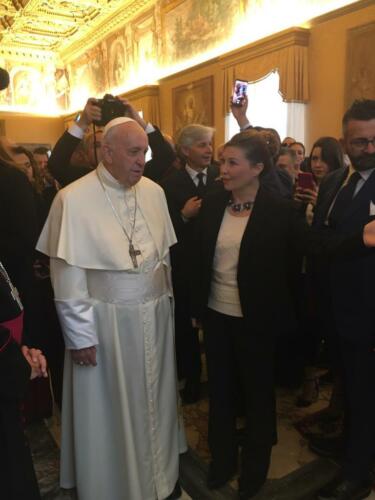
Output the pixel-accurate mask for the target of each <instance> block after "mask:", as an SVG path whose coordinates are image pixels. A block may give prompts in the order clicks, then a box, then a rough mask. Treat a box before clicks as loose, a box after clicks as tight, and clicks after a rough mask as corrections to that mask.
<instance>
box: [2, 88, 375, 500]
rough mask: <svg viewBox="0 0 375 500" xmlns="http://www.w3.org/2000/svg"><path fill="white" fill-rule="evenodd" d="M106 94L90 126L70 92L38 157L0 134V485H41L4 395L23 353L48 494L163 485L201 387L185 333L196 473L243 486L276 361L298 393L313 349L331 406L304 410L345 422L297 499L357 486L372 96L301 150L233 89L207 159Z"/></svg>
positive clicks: (136, 498) (339, 499) (15, 394)
mask: <svg viewBox="0 0 375 500" xmlns="http://www.w3.org/2000/svg"><path fill="white" fill-rule="evenodd" d="M122 103H123V106H124V110H125V113H124V115H126V116H119V117H116V118H114V119H112V120H110V121H109V122H108V123H107V124H106V125H105V126H104V127H103V128H98V127H94V128H92V125H93V124H94V123H95V122H100V121H101V118H102V109H101V106H100V104H99V102H98V101H97V100H96V99H93V98H90V99H89V100H88V101H87V103H86V105H85V107H84V109H83V111H82V113H81V114H80V115H79V116H77V118H76V120H75V122H74V123H73V124H72V125H71V126H70V127H69V129H68V130H67V131H66V132H64V134H63V135H62V136H61V137H60V138H59V140H58V141H57V143H56V145H55V146H54V148H53V150H52V152H49V151H48V150H47V149H44V148H37V149H36V150H35V151H33V152H30V151H28V150H27V149H25V148H24V147H22V146H19V145H15V144H12V143H10V142H9V141H8V140H7V139H6V138H0V203H1V207H2V210H1V211H0V213H1V214H2V215H1V217H0V230H1V234H2V238H1V242H0V261H1V267H0V278H1V280H0V285H1V288H0V291H1V296H0V297H1V308H0V310H1V314H0V328H1V330H0V362H1V364H0V369H1V374H2V379H1V384H0V397H1V402H3V400H4V401H7V408H8V410H7V412H5V410H4V415H6V418H5V417H4V418H3V417H2V415H3V413H2V412H3V410H2V408H3V406H2V407H1V410H0V416H1V426H2V427H1V428H0V440H1V443H4V446H2V447H1V451H0V455H1V467H0V470H1V472H2V473H4V476H3V477H4V482H3V484H6V488H8V489H7V491H8V496H7V498H9V500H12V499H17V500H19V499H20V498H21V496H19V495H20V493H19V491H21V490H20V488H23V490H22V491H28V492H29V493H28V494H26V493H23V495H24V496H22V498H25V499H29V498H30V499H34V498H39V494H38V491H37V485H36V481H35V475H34V473H33V470H32V464H31V459H30V454H29V452H28V450H27V449H23V451H22V453H21V451H20V450H21V443H22V442H24V438H23V435H22V429H21V424H20V414H19V407H20V402H21V401H22V398H24V397H25V387H26V384H25V381H26V379H27V378H29V377H30V371H31V376H32V378H35V377H37V376H39V377H42V378H45V377H46V376H47V371H46V370H47V369H46V360H45V357H44V355H43V354H42V352H41V351H43V353H44V354H45V356H46V358H47V361H48V365H49V370H50V377H51V382H52V387H53V395H54V399H55V401H56V404H57V405H58V406H59V407H60V409H61V420H62V439H61V474H60V483H61V487H62V488H66V489H72V488H76V489H77V494H78V498H79V499H80V500H103V499H104V498H110V499H111V500H123V499H129V500H140V499H142V500H155V499H160V500H165V499H168V500H173V499H177V498H179V497H180V495H181V488H180V485H179V481H178V475H179V455H180V454H181V453H183V452H185V451H186V449H187V446H186V441H185V436H184V428H183V421H182V418H181V402H182V403H183V404H185V405H188V404H192V403H195V402H197V401H198V400H199V399H200V397H201V350H202V347H201V344H200V338H199V332H200V330H202V331H203V339H204V353H205V356H206V361H207V373H208V392H209V421H208V442H209V449H210V453H211V463H210V466H209V470H208V476H207V487H208V488H209V489H217V488H220V487H222V486H224V485H225V484H226V483H227V482H228V481H229V480H230V479H231V478H232V477H233V476H234V475H235V474H237V473H239V484H238V495H239V498H240V499H241V500H245V499H249V498H252V497H253V496H255V495H256V494H257V492H258V491H259V490H260V489H261V487H262V486H263V484H264V482H265V480H266V477H267V473H268V469H269V465H270V459H271V452H272V447H273V446H274V444H275V443H276V442H277V429H276V410H275V384H276V382H278V379H279V373H278V372H280V366H281V371H282V370H283V368H282V367H283V366H284V367H286V366H287V365H288V369H290V367H293V366H294V367H296V370H295V371H294V372H293V376H292V379H293V380H292V382H295V383H298V384H300V385H301V392H300V395H299V396H298V398H297V400H296V405H297V406H308V405H310V404H312V403H313V402H314V401H315V400H316V399H317V396H318V390H319V375H320V371H319V370H317V365H318V363H319V353H320V352H321V346H322V341H324V345H325V346H328V348H327V349H326V350H327V353H326V357H327V358H328V365H329V369H330V373H332V378H333V381H334V390H333V393H334V394H336V393H337V392H339V393H340V395H341V398H339V399H340V403H339V404H338V405H337V404H336V406H335V408H334V409H332V407H333V406H334V405H333V403H332V406H330V407H329V408H328V410H327V411H326V412H323V414H322V416H321V418H322V419H323V420H324V419H327V418H329V419H331V420H332V421H334V422H336V421H337V422H338V421H339V420H340V419H341V418H342V417H343V420H344V426H343V430H340V429H341V428H340V427H339V426H338V425H337V429H338V430H340V432H337V433H336V434H335V435H334V436H333V437H332V436H324V435H322V434H319V435H317V436H312V437H311V439H310V447H311V449H313V450H314V451H316V452H317V453H319V454H322V455H324V456H339V457H340V458H341V467H340V472H339V474H338V475H337V477H335V478H334V481H333V482H331V483H329V484H328V485H325V486H324V488H322V489H321V490H320V491H319V492H317V493H316V495H317V496H316V498H317V499H321V500H324V499H327V500H328V499H336V500H354V499H357V498H358V499H360V498H365V497H366V495H368V494H369V493H370V490H371V487H372V484H373V482H374V478H373V467H374V459H375V392H374V390H373V384H374V381H375V363H374V356H375V322H374V314H373V300H372V297H373V283H374V282H375V275H374V273H375V250H374V247H375V174H374V173H373V172H374V170H375V101H373V100H363V101H356V102H354V103H353V105H352V106H351V107H350V108H349V109H348V110H347V112H346V113H345V115H344V117H343V122H342V126H343V129H342V138H341V140H340V141H339V140H338V139H337V138H334V137H320V138H318V139H317V140H316V141H315V143H314V144H313V147H312V148H311V152H310V154H309V155H308V156H306V153H305V147H304V145H303V144H302V143H301V142H299V141H296V140H294V139H293V138H291V137H286V138H285V139H284V140H283V141H281V140H280V137H279V135H278V133H277V132H276V131H275V130H274V129H271V128H263V127H258V126H253V125H252V124H250V123H249V121H248V118H247V107H248V102H247V98H246V97H245V98H244V99H243V100H242V101H241V103H239V104H237V105H236V104H233V105H232V107H231V110H232V113H233V116H234V117H235V119H236V120H237V122H238V125H239V132H238V133H237V134H236V135H235V136H234V137H232V138H231V139H230V140H229V141H228V142H226V143H225V144H223V145H222V146H220V147H219V148H218V153H217V160H215V159H214V151H213V139H214V134H215V130H214V129H213V128H211V127H208V126H204V125H200V124H191V125H188V126H186V127H184V128H183V129H182V130H181V131H180V133H179V135H178V137H176V138H175V142H173V141H172V140H171V138H169V137H168V136H166V135H163V133H162V132H161V131H160V130H159V129H158V127H156V126H155V125H152V124H150V123H147V122H146V121H145V120H144V119H143V118H142V117H141V116H140V114H139V113H138V112H137V111H136V110H135V108H134V107H133V105H132V104H131V103H130V102H129V101H127V100H125V99H122ZM148 146H150V148H151V152H152V159H151V160H149V161H147V162H146V161H145V153H146V151H147V149H148ZM17 290H18V292H17ZM18 293H19V295H18ZM22 323H23V325H22ZM17 344H18V345H19V346H21V345H22V346H23V347H22V350H21V347H17ZM25 344H26V345H32V346H35V347H36V349H29V348H28V347H26V345H25ZM10 367H12V368H11V369H10ZM285 370H286V368H285ZM3 373H4V375H3ZM281 375H282V374H281ZM10 377H13V378H14V380H16V382H17V383H16V384H14V389H12V390H11V391H10V387H11V384H12V380H13V378H12V380H10ZM181 383H183V387H182V389H181V391H180V393H179V391H178V387H181ZM4 408H5V405H4ZM337 408H338V409H337ZM238 417H245V421H246V427H245V428H243V429H241V430H239V429H238V428H237V421H238ZM10 421H12V423H10ZM8 426H12V428H14V433H13V434H12V438H11V439H9V437H6V428H7V427H8ZM239 436H241V438H240V439H239ZM239 450H240V453H239ZM18 455H19V456H20V457H21V458H20V463H21V464H22V466H21V468H22V470H23V471H24V472H23V476H22V480H21V481H18V482H15V481H13V480H10V478H14V473H15V472H14V471H15V468H16V464H17V457H18ZM9 457H12V459H10V458H9ZM22 457H23V458H22Z"/></svg>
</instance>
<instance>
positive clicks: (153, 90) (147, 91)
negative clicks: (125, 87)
mask: <svg viewBox="0 0 375 500" xmlns="http://www.w3.org/2000/svg"><path fill="white" fill-rule="evenodd" d="M158 95H159V85H144V86H143V87H139V88H138V89H135V90H131V91H129V92H124V93H123V94H121V97H125V98H126V99H129V101H136V100H137V99H141V98H142V97H158Z"/></svg>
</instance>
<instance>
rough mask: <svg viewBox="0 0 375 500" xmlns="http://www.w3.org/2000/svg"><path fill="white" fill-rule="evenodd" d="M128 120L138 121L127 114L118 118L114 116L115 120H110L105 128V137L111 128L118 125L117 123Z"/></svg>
mask: <svg viewBox="0 0 375 500" xmlns="http://www.w3.org/2000/svg"><path fill="white" fill-rule="evenodd" d="M128 122H135V123H137V122H136V121H135V120H133V118H128V117H127V116H119V117H118V118H114V119H113V120H111V121H110V122H108V123H107V125H106V126H105V127H104V130H103V139H104V137H105V136H106V135H107V134H108V131H109V130H111V128H113V127H117V125H121V124H122V123H128Z"/></svg>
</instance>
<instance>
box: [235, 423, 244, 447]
mask: <svg viewBox="0 0 375 500" xmlns="http://www.w3.org/2000/svg"><path fill="white" fill-rule="evenodd" d="M245 438H246V427H241V428H239V429H236V441H237V446H239V447H240V448H242V446H243V445H244V443H245Z"/></svg>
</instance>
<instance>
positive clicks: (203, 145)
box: [182, 135, 212, 170]
mask: <svg viewBox="0 0 375 500" xmlns="http://www.w3.org/2000/svg"><path fill="white" fill-rule="evenodd" d="M182 152H183V154H184V155H185V158H186V161H187V163H188V165H189V167H191V168H193V169H194V170H203V169H205V168H206V167H208V166H209V165H210V164H211V161H212V136H211V135H207V136H204V137H202V138H201V139H200V140H198V141H196V142H194V144H192V145H191V146H184V147H182Z"/></svg>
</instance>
